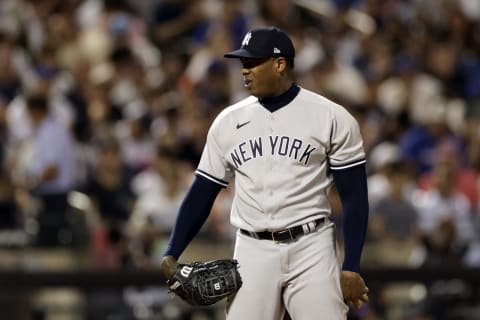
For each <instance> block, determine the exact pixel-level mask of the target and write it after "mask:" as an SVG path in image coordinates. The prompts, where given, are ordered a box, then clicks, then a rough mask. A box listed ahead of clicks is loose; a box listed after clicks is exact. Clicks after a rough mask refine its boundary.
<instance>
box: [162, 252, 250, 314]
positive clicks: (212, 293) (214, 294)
mask: <svg viewBox="0 0 480 320" xmlns="http://www.w3.org/2000/svg"><path fill="white" fill-rule="evenodd" d="M167 284H168V287H169V288H170V291H171V292H173V293H175V294H176V295H178V296H179V297H180V298H182V299H183V300H185V301H186V302H188V303H189V304H191V305H194V306H207V305H211V304H214V303H216V302H218V301H219V300H221V299H223V298H225V297H227V296H229V295H231V294H232V293H235V292H237V291H238V289H240V287H241V286H242V279H241V277H240V273H238V262H237V260H229V259H224V260H212V261H208V262H193V263H189V264H178V266H177V268H176V271H175V273H174V274H173V276H172V277H171V278H170V279H169V280H168V282H167Z"/></svg>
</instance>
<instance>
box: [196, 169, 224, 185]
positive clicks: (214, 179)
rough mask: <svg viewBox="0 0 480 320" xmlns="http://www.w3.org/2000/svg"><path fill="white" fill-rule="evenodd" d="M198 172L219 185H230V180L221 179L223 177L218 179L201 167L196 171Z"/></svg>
mask: <svg viewBox="0 0 480 320" xmlns="http://www.w3.org/2000/svg"><path fill="white" fill-rule="evenodd" d="M195 173H196V174H198V175H200V176H202V177H204V178H207V179H208V180H211V181H213V182H215V183H217V184H219V185H221V186H222V187H228V182H227V181H224V180H221V179H218V178H215V177H214V176H212V175H210V174H208V173H206V172H205V171H203V170H200V169H197V170H196V171H195Z"/></svg>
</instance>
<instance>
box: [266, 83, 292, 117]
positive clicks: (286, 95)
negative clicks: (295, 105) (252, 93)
mask: <svg viewBox="0 0 480 320" xmlns="http://www.w3.org/2000/svg"><path fill="white" fill-rule="evenodd" d="M299 91H300V87H299V86H297V85H296V84H295V83H293V82H292V83H290V87H288V88H287V89H286V90H285V91H283V93H282V94H280V95H278V96H275V97H264V98H259V99H258V101H259V102H260V104H261V105H262V106H264V107H265V108H266V109H268V110H269V111H270V112H274V111H276V110H278V109H280V108H281V107H283V106H286V105H287V104H289V103H290V102H291V101H292V100H293V99H294V98H295V97H296V96H297V94H298V92H299Z"/></svg>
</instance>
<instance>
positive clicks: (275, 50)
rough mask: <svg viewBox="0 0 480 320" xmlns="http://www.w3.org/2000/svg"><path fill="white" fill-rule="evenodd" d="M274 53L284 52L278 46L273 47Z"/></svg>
mask: <svg viewBox="0 0 480 320" xmlns="http://www.w3.org/2000/svg"><path fill="white" fill-rule="evenodd" d="M273 53H275V54H279V53H282V52H281V51H280V49H278V48H273Z"/></svg>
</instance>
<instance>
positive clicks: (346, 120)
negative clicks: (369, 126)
mask: <svg viewBox="0 0 480 320" xmlns="http://www.w3.org/2000/svg"><path fill="white" fill-rule="evenodd" d="M330 134H331V135H330V152H329V165H330V169H331V170H343V169H347V168H351V167H354V166H357V165H360V164H363V163H365V162H366V160H365V151H364V149H363V141H362V135H361V133H360V128H359V125H358V123H357V121H356V120H355V118H353V116H352V115H351V114H350V113H348V112H347V111H346V110H345V109H343V108H341V109H339V111H338V112H336V113H335V115H334V118H333V121H332V131H331V133H330Z"/></svg>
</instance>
